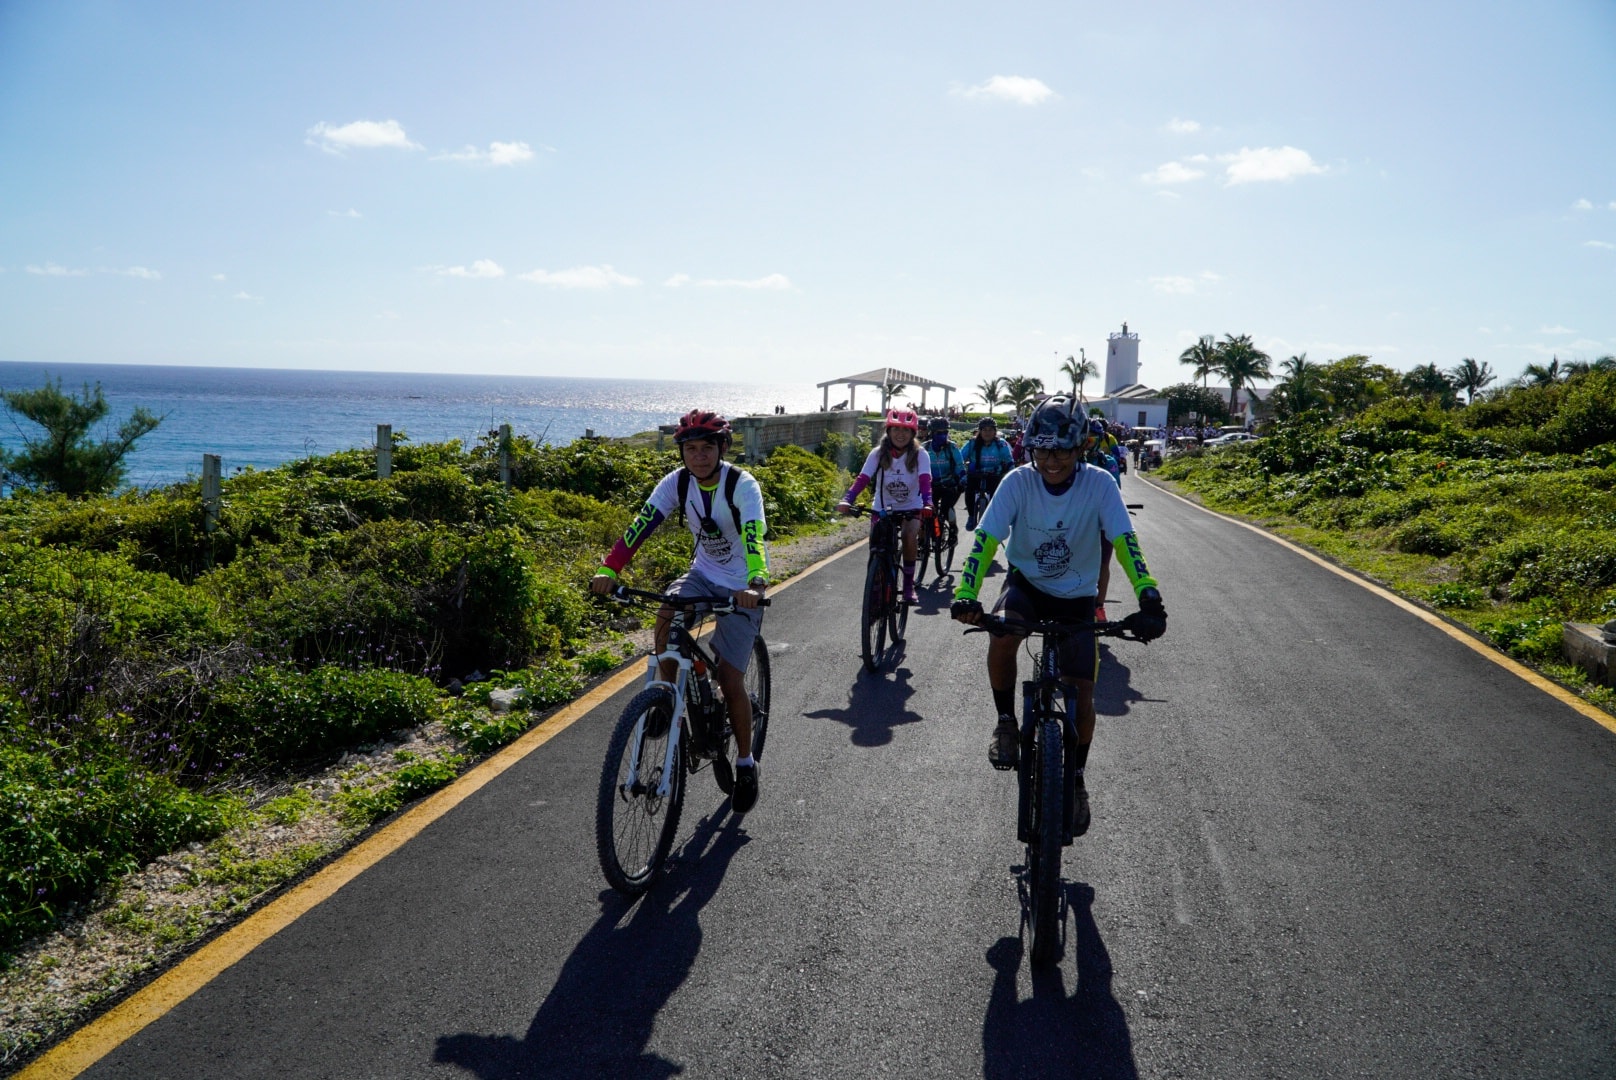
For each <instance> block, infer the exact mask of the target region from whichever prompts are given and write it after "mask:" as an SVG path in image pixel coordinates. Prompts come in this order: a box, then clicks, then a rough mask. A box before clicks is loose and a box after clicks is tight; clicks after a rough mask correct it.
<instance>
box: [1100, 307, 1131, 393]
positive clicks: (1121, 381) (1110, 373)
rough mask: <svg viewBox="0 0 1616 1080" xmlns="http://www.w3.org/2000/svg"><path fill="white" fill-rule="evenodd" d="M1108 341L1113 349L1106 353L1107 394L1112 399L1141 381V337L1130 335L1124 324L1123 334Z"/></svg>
mask: <svg viewBox="0 0 1616 1080" xmlns="http://www.w3.org/2000/svg"><path fill="white" fill-rule="evenodd" d="M1107 340H1109V341H1110V343H1111V347H1110V348H1109V349H1107V350H1106V352H1105V393H1106V396H1107V397H1110V396H1111V395H1112V394H1115V393H1116V392H1117V391H1118V390H1121V389H1122V388H1123V387H1124V386H1132V385H1134V384H1135V383H1137V382H1138V381H1139V335H1138V334H1130V333H1128V324H1127V323H1123V324H1122V332H1121V333H1120V334H1112V335H1111V336H1110V338H1108V339H1107Z"/></svg>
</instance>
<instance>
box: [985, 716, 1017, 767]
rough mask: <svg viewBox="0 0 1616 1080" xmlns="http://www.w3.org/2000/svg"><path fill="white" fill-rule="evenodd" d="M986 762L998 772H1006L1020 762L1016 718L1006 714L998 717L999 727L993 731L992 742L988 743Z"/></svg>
mask: <svg viewBox="0 0 1616 1080" xmlns="http://www.w3.org/2000/svg"><path fill="white" fill-rule="evenodd" d="M988 761H990V762H992V763H993V767H994V768H995V769H998V770H999V771H1000V772H1007V771H1009V770H1010V769H1013V768H1015V767H1016V765H1017V764H1019V763H1020V761H1021V729H1019V728H1018V727H1016V718H1015V717H1013V716H1011V715H1009V714H1008V713H1002V714H1000V716H999V726H998V727H996V728H994V729H993V740H992V741H991V742H989V743H988Z"/></svg>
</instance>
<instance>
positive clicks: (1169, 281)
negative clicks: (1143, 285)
mask: <svg viewBox="0 0 1616 1080" xmlns="http://www.w3.org/2000/svg"><path fill="white" fill-rule="evenodd" d="M1150 284H1151V285H1152V286H1154V287H1155V289H1156V291H1157V292H1162V293H1177V294H1189V293H1193V292H1194V291H1195V279H1194V278H1187V277H1177V276H1168V277H1153V278H1151V279H1150Z"/></svg>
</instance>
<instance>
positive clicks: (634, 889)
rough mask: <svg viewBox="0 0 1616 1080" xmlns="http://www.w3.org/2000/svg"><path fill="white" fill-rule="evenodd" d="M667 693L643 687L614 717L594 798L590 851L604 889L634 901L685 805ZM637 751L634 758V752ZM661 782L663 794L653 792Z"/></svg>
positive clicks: (663, 857)
mask: <svg viewBox="0 0 1616 1080" xmlns="http://www.w3.org/2000/svg"><path fill="white" fill-rule="evenodd" d="M673 717H674V697H673V690H672V689H670V688H669V687H666V686H648V687H646V688H645V689H644V690H641V691H640V692H639V693H638V694H636V695H635V696H634V700H633V701H630V702H629V703H628V708H626V709H624V710H623V715H622V716H621V717H619V718H618V721H617V727H616V729H615V730H614V731H613V732H612V738H611V742H610V743H608V744H607V747H606V761H605V764H604V765H603V766H602V767H601V771H600V790H599V791H598V792H597V793H596V797H595V851H596V853H597V854H598V855H599V856H600V868H601V870H602V872H604V873H605V875H606V881H607V884H609V885H611V887H612V888H614V889H616V890H617V891H618V892H620V893H626V894H627V895H629V896H638V895H639V894H640V893H643V892H644V891H645V890H646V889H649V888H650V887H651V885H652V883H653V882H655V881H656V879H657V876H658V875H660V874H661V873H662V867H663V864H664V863H666V861H667V858H668V852H669V851H670V850H671V849H672V848H673V838H674V834H675V833H677V832H678V831H679V813H680V811H681V810H682V809H683V808H684V801H685V769H684V761H683V757H684V747H683V746H682V745H681V746H679V747H677V748H676V749H675V753H674V761H673V768H672V771H671V772H668V771H666V770H667V765H668V743H669V740H671V739H674V738H675V730H676V729H675V726H674V723H673ZM636 751H637V752H636ZM664 778H666V779H667V781H668V790H667V794H666V795H663V794H661V788H662V783H663V780H664Z"/></svg>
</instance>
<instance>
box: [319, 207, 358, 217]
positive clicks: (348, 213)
mask: <svg viewBox="0 0 1616 1080" xmlns="http://www.w3.org/2000/svg"><path fill="white" fill-rule="evenodd" d="M326 213H327V214H328V215H329V216H331V217H345V218H359V217H364V216H365V215H364V214H361V213H360V212H359V211H357V210H353V209H348V210H327V211H326Z"/></svg>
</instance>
